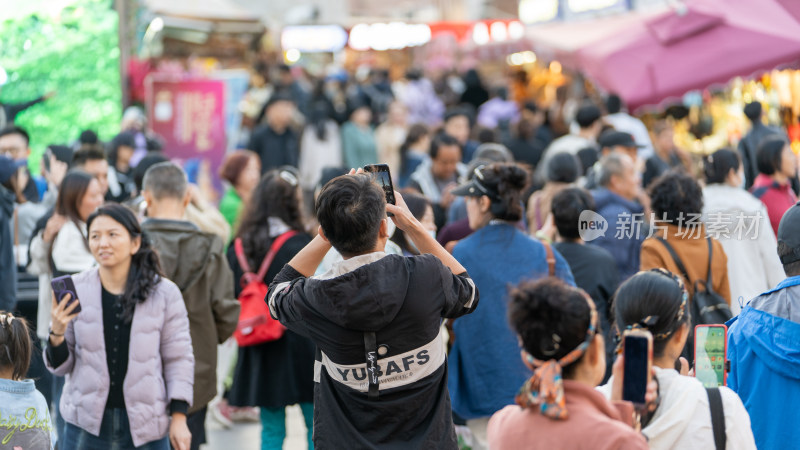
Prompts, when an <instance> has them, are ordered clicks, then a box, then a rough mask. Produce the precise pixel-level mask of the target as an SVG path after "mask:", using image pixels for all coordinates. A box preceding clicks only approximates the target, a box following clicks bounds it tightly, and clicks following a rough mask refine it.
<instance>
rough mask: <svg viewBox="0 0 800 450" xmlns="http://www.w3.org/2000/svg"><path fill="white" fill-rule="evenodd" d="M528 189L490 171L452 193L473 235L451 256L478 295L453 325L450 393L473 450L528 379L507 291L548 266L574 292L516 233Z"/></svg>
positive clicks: (516, 175) (521, 180) (511, 176)
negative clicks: (458, 199) (473, 443)
mask: <svg viewBox="0 0 800 450" xmlns="http://www.w3.org/2000/svg"><path fill="white" fill-rule="evenodd" d="M527 181H528V173H527V172H526V171H525V170H524V169H522V168H521V167H520V166H518V165H516V164H510V163H494V164H491V165H489V166H479V167H478V168H476V169H475V171H474V176H473V177H472V179H471V180H470V181H469V182H468V183H466V184H464V185H462V186H460V187H458V188H456V189H455V190H454V191H453V194H454V195H459V196H464V197H466V203H467V216H468V218H469V226H470V228H472V229H473V230H475V232H474V233H473V234H471V235H470V236H469V237H467V238H465V239H463V240H461V241H460V242H459V243H458V244H457V245H456V246H455V248H454V249H453V256H455V258H456V259H457V260H458V261H459V262H461V264H462V265H463V266H464V267H465V268H466V269H467V271H468V272H469V274H470V276H471V277H472V280H473V281H474V282H475V285H476V286H477V287H478V289H479V290H480V292H481V293H482V295H483V297H482V299H481V301H482V302H483V305H481V307H480V308H478V309H476V310H475V312H474V313H472V314H471V315H469V316H465V317H462V318H459V319H458V320H456V321H455V322H454V323H453V331H454V333H455V341H454V343H453V347H452V349H451V351H450V364H451V368H450V373H449V378H448V385H449V389H450V395H451V398H452V402H453V410H454V411H455V412H456V413H457V414H458V415H459V416H461V417H462V418H463V419H465V420H466V421H467V426H468V427H469V428H470V430H471V431H472V433H473V436H474V437H475V438H476V439H477V441H478V443H477V445H480V446H481V447H477V448H482V447H485V446H486V424H487V423H488V420H489V417H490V416H491V415H492V414H494V413H495V412H497V411H499V410H500V409H502V408H503V407H504V406H506V405H509V404H512V403H513V402H514V396H515V395H516V393H517V389H518V388H519V386H521V385H522V383H524V382H525V380H527V379H528V378H530V377H531V370H530V369H529V368H528V367H527V366H526V365H525V364H524V363H523V362H522V361H521V360H520V359H519V358H510V357H509V355H518V354H519V351H520V346H519V343H518V340H517V337H516V336H515V335H514V333H513V332H512V331H511V328H510V327H509V325H508V321H507V320H506V308H507V303H508V300H507V292H508V290H507V287H508V286H509V285H516V284H518V283H519V282H520V281H522V280H523V279H538V278H542V277H546V276H548V274H551V272H550V270H551V266H550V264H548V259H549V260H550V261H551V262H552V274H554V275H555V276H556V277H558V278H561V279H562V280H564V281H565V282H567V283H569V284H571V285H574V284H575V281H574V280H573V277H572V272H571V271H570V269H569V266H568V265H567V262H566V261H565V260H564V258H563V257H562V256H561V255H560V254H558V252H556V251H555V250H553V249H551V248H550V249H548V248H546V247H545V245H544V244H542V243H541V242H540V241H538V240H536V239H534V238H532V237H530V236H528V235H527V234H526V233H525V232H523V231H521V230H520V229H519V228H517V222H519V221H520V220H521V219H522V217H523V215H524V208H523V205H522V190H523V189H524V188H525V185H526V184H527ZM548 250H549V251H550V252H551V253H550V255H548ZM473 448H476V447H473Z"/></svg>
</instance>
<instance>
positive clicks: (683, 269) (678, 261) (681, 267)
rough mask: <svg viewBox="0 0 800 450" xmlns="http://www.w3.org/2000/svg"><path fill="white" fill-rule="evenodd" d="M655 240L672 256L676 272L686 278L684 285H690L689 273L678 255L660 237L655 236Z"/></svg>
mask: <svg viewBox="0 0 800 450" xmlns="http://www.w3.org/2000/svg"><path fill="white" fill-rule="evenodd" d="M655 238H656V239H658V240H659V241H661V243H662V244H664V247H666V248H667V251H668V252H669V254H670V256H672V260H673V261H675V265H677V266H678V270H680V271H681V273H682V274H683V277H684V278H686V284H687V285H691V283H692V280H691V278H689V272H687V271H686V267H685V266H684V265H683V261H681V258H680V256H678V253H676V252H675V249H674V248H672V246H671V245H669V242H667V241H666V239H664V238H662V237H660V236H656V237H655ZM709 267H710V266H709Z"/></svg>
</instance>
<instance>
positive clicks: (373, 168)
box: [364, 164, 395, 205]
mask: <svg viewBox="0 0 800 450" xmlns="http://www.w3.org/2000/svg"><path fill="white" fill-rule="evenodd" d="M364 171H366V172H369V173H374V174H375V181H376V182H377V183H378V186H380V187H381V189H383V193H384V194H385V195H386V203H391V204H392V205H394V204H395V200H394V186H393V185H392V174H391V173H390V172H389V166H388V165H386V164H370V165H368V166H365V167H364Z"/></svg>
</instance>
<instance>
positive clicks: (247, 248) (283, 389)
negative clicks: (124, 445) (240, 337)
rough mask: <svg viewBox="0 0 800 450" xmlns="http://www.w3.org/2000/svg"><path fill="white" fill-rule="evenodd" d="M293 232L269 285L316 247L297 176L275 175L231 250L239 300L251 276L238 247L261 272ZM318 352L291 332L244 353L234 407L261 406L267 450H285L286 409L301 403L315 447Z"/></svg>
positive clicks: (263, 185)
mask: <svg viewBox="0 0 800 450" xmlns="http://www.w3.org/2000/svg"><path fill="white" fill-rule="evenodd" d="M287 233H288V239H286V240H285V241H284V243H283V245H281V246H280V248H276V253H275V257H274V259H273V260H272V263H271V264H270V265H269V268H268V269H267V272H266V276H265V277H264V282H265V283H266V284H269V283H270V282H271V281H272V279H273V278H275V275H277V274H278V272H280V270H281V269H282V268H283V266H284V265H285V264H286V263H288V262H289V260H290V259H292V257H294V255H295V254H296V253H297V252H299V251H300V250H302V248H303V247H305V246H306V244H308V243H309V242H311V236H309V235H308V234H307V233H306V232H305V229H304V227H303V221H302V215H301V204H300V188H299V180H298V177H297V175H296V173H295V172H293V171H292V170H289V169H280V170H271V171H269V172H267V173H266V174H264V176H263V177H262V178H261V181H260V182H259V183H258V186H256V188H255V190H254V191H253V195H252V197H251V198H250V202H249V203H248V204H247V206H246V209H245V211H244V214H243V215H242V220H241V224H240V225H239V230H238V232H237V233H236V239H235V240H234V243H233V245H230V246H229V247H228V253H227V256H228V264H230V266H231V269H232V270H233V276H234V280H235V282H234V287H235V293H236V297H239V294H240V293H241V292H242V288H243V285H242V283H240V282H239V280H243V279H244V278H243V277H244V273H245V270H244V269H243V264H242V263H241V262H240V258H239V257H237V255H236V247H237V246H241V248H242V250H243V253H244V259H245V262H246V265H247V266H249V267H250V268H251V269H252V271H253V272H254V273H255V272H257V271H258V268H259V267H260V266H261V264H262V262H263V261H264V259H265V257H266V256H267V253H269V252H270V249H271V248H272V247H273V242H275V241H276V240H277V239H278V238H279V237H280V236H283V235H287ZM285 237H286V236H285ZM237 241H238V243H237ZM314 349H315V347H314V344H313V343H312V342H311V341H310V340H308V339H306V338H304V337H302V336H300V335H298V334H295V333H293V332H292V331H289V330H286V332H285V333H284V334H283V336H281V337H280V338H279V339H277V340H275V341H270V342H265V343H262V344H256V345H252V346H248V347H240V348H239V352H238V359H237V362H236V369H235V371H234V375H233V385H232V387H231V390H230V392H229V393H228V403H229V404H230V405H231V406H258V407H260V409H261V425H262V431H261V448H262V449H274V448H282V446H283V441H284V439H285V438H286V407H287V406H290V405H294V404H300V408H301V409H302V411H303V416H304V417H305V421H306V427H307V429H308V443H309V448H312V447H313V444H312V443H311V430H312V428H313V427H312V418H313V417H312V416H313V411H314V407H313V401H314Z"/></svg>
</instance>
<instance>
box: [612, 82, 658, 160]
mask: <svg viewBox="0 0 800 450" xmlns="http://www.w3.org/2000/svg"><path fill="white" fill-rule="evenodd" d="M606 113H607V114H606V117H605V121H606V123H607V124H609V125H611V126H612V127H614V129H615V130H617V131H623V132H625V133H629V134H630V135H631V136H633V139H634V140H635V141H636V144H637V145H640V146H641V147H640V149H639V158H642V159H643V160H646V159H647V158H649V157H651V156H653V153H654V152H655V150H654V149H653V142H652V141H651V140H650V133H648V132H647V127H646V126H644V123H643V122H642V121H641V120H639V119H637V118H636V117H633V116H632V115H630V114H628V112H627V111H625V105H624V104H623V103H622V99H621V98H619V95H617V94H610V95H609V96H608V98H607V99H606Z"/></svg>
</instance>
